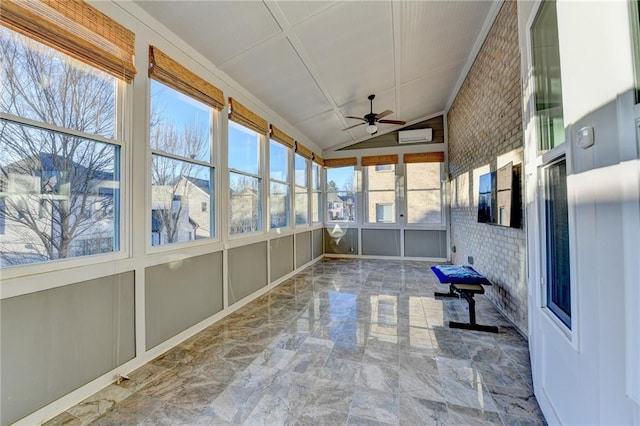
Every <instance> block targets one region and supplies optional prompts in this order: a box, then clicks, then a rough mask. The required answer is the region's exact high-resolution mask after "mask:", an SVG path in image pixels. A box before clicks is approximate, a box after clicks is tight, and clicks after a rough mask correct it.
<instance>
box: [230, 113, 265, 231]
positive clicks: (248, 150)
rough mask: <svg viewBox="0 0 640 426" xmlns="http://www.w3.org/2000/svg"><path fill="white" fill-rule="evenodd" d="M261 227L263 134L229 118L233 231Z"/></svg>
mask: <svg viewBox="0 0 640 426" xmlns="http://www.w3.org/2000/svg"><path fill="white" fill-rule="evenodd" d="M261 230H262V177H261V175H260V135H259V134H258V133H257V132H255V131H253V130H250V129H248V128H246V127H244V126H242V125H240V124H237V123H235V122H233V121H229V233H230V234H231V235H235V234H244V233H249V232H257V231H261Z"/></svg>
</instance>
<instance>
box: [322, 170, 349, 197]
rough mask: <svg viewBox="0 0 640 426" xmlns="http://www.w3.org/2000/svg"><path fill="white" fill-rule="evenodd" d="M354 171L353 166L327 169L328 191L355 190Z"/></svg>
mask: <svg viewBox="0 0 640 426" xmlns="http://www.w3.org/2000/svg"><path fill="white" fill-rule="evenodd" d="M354 171H355V169H354V168H353V167H352V166H350V167H336V168H331V169H327V188H326V190H327V192H336V191H347V192H349V191H353V190H354V185H353V183H354V179H353V178H354V175H355V173H354Z"/></svg>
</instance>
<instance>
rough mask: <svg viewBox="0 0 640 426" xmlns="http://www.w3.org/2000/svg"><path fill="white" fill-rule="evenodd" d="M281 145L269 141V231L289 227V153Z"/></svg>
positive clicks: (287, 149) (288, 150)
mask: <svg viewBox="0 0 640 426" xmlns="http://www.w3.org/2000/svg"><path fill="white" fill-rule="evenodd" d="M290 151H291V150H290V149H289V148H287V147H286V146H284V145H283V144H281V143H279V142H276V141H273V140H272V141H271V142H270V144H269V168H270V170H269V178H270V180H271V186H270V188H269V210H270V223H271V229H278V228H286V227H288V226H289V225H290V219H289V218H290V211H291V203H290V194H291V183H290V182H289V162H290V161H289V153H290Z"/></svg>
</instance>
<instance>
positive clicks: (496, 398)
mask: <svg viewBox="0 0 640 426" xmlns="http://www.w3.org/2000/svg"><path fill="white" fill-rule="evenodd" d="M429 266H431V265H430V264H429V263H426V262H410V261H377V260H324V261H322V262H319V263H317V264H315V265H313V266H311V267H309V268H307V269H305V270H304V271H302V272H301V273H299V274H297V275H296V276H294V277H293V278H291V279H289V280H287V281H286V282H284V283H283V284H281V285H280V286H278V287H277V288H275V289H274V290H273V291H271V292H270V293H268V294H266V295H264V296H262V297H260V298H258V299H257V300H255V301H253V302H251V303H250V304H248V305H246V306H244V307H242V308H241V309H239V310H238V311H236V312H235V313H233V314H231V315H229V316H227V317H226V318H225V319H223V320H221V321H219V322H218V323H216V324H214V325H213V326H211V327H208V328H207V329H205V330H203V331H202V332H200V333H198V334H197V335H195V336H193V337H191V338H189V339H188V340H186V341H185V342H183V343H182V344H180V345H178V346H177V347H176V348H173V349H172V350H170V351H168V352H167V353H165V354H164V355H162V356H160V357H159V358H157V359H155V360H153V361H152V362H150V363H149V364H147V365H145V366H143V367H142V368H140V369H138V370H137V371H134V372H133V373H131V374H130V377H131V380H129V381H126V382H123V383H122V384H121V385H118V386H116V385H111V386H109V387H107V388H106V389H104V390H103V391H101V392H99V393H97V394H96V395H94V396H92V397H91V398H89V399H87V400H86V401H83V402H82V403H80V404H78V405H77V406H75V407H73V408H71V409H69V410H68V411H66V412H65V413H63V414H61V415H60V416H58V417H57V418H56V419H53V420H52V421H51V422H49V423H48V424H49V425H56V424H89V423H92V424H98V425H100V424H153V425H155V424H215V425H217V424H327V425H337V424H383V425H384V424H392V425H398V424H402V425H405V424H406V425H414V424H431V423H433V424H450V425H458V424H480V423H482V424H534V425H535V424H544V419H543V417H542V414H541V412H540V409H539V407H538V405H537V402H536V400H535V397H534V396H533V390H532V382H531V372H530V365H529V354H528V349H527V342H526V341H525V340H524V339H523V338H522V337H521V336H520V334H518V333H517V332H516V331H515V329H514V328H513V327H512V326H511V325H510V323H509V322H508V321H506V320H505V319H504V318H503V317H502V316H501V315H500V314H499V313H498V312H497V311H496V310H495V309H494V307H493V306H492V305H491V304H490V303H488V301H487V300H486V299H485V298H484V297H483V296H481V297H478V301H477V312H478V318H482V320H483V321H485V322H486V323H492V324H495V325H498V326H500V333H499V334H492V333H482V332H476V331H467V330H452V329H449V328H448V327H447V322H448V321H449V320H458V321H464V320H465V318H466V316H467V311H466V303H464V302H461V301H460V300H457V299H447V300H436V299H434V297H433V293H434V290H436V288H437V287H439V286H440V285H439V284H438V282H437V279H436V278H435V276H433V274H432V272H431V271H430V269H429ZM439 290H442V289H439Z"/></svg>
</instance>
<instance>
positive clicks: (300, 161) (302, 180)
mask: <svg viewBox="0 0 640 426" xmlns="http://www.w3.org/2000/svg"><path fill="white" fill-rule="evenodd" d="M307 163H308V161H307V159H306V158H304V157H302V156H301V155H298V154H296V161H295V168H296V176H295V183H296V185H298V186H308V185H307Z"/></svg>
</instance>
